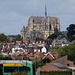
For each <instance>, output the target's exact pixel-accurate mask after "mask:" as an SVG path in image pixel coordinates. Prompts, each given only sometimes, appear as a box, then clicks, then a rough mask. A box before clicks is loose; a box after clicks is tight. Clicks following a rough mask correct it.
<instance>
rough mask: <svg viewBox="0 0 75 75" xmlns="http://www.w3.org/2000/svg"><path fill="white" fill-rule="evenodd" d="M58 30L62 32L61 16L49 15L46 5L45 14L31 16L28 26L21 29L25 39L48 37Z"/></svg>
mask: <svg viewBox="0 0 75 75" xmlns="http://www.w3.org/2000/svg"><path fill="white" fill-rule="evenodd" d="M58 32H60V24H59V18H58V17H50V16H47V10H46V6H45V16H44V17H42V16H30V18H29V20H28V26H27V27H25V26H23V28H22V30H21V37H22V38H23V40H26V39H36V38H43V39H47V37H48V36H50V35H51V34H54V33H58Z"/></svg>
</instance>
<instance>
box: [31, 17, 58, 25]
mask: <svg viewBox="0 0 75 75" xmlns="http://www.w3.org/2000/svg"><path fill="white" fill-rule="evenodd" d="M31 18H33V22H34V23H41V22H42V21H43V20H48V18H49V19H51V21H53V20H55V21H56V23H57V24H58V17H50V16H47V17H46V18H45V17H41V16H31Z"/></svg>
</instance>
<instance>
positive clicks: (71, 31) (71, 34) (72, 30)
mask: <svg viewBox="0 0 75 75" xmlns="http://www.w3.org/2000/svg"><path fill="white" fill-rule="evenodd" d="M66 29H67V31H68V32H67V37H68V39H69V40H70V41H72V40H75V24H70V25H69V27H67V28H66Z"/></svg>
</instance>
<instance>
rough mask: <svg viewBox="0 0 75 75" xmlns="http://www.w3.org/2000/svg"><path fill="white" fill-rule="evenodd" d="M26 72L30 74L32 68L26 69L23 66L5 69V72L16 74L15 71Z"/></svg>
mask: <svg viewBox="0 0 75 75" xmlns="http://www.w3.org/2000/svg"><path fill="white" fill-rule="evenodd" d="M17 70H19V71H26V72H30V70H31V69H30V68H29V67H26V66H22V67H4V72H15V71H17Z"/></svg>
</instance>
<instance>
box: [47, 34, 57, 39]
mask: <svg viewBox="0 0 75 75" xmlns="http://www.w3.org/2000/svg"><path fill="white" fill-rule="evenodd" d="M56 37H57V35H56V34H52V35H50V36H49V37H48V39H52V40H53V39H55V38H56Z"/></svg>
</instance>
